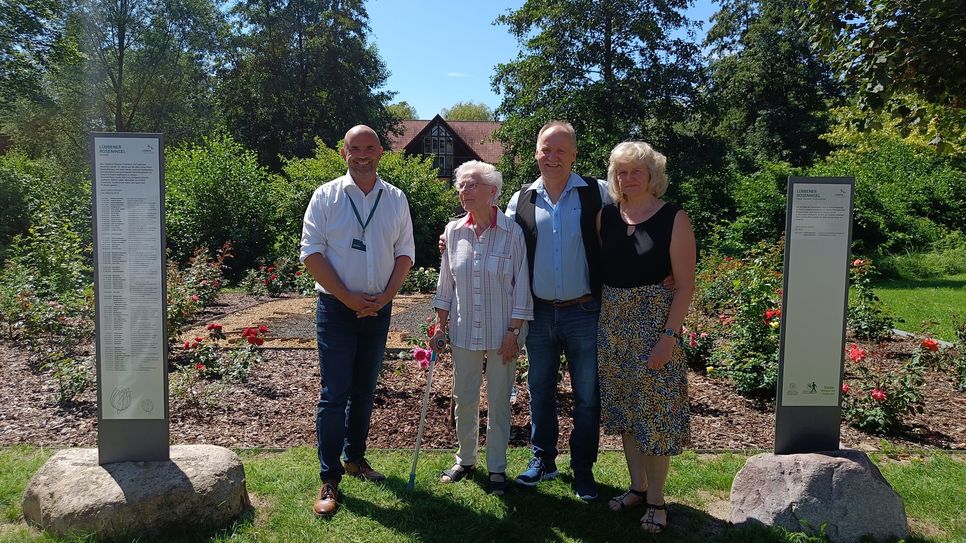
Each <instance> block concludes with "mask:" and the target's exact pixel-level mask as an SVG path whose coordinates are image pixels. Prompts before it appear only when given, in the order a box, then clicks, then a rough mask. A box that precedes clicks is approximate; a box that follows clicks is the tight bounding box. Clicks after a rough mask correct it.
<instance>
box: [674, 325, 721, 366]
mask: <svg viewBox="0 0 966 543" xmlns="http://www.w3.org/2000/svg"><path fill="white" fill-rule="evenodd" d="M681 332H682V337H681V346H682V347H683V348H684V356H685V357H686V358H687V360H688V366H689V367H690V368H691V369H693V370H694V371H698V372H703V371H707V370H708V369H709V368H711V367H712V366H711V356H712V353H714V348H715V335H714V331H713V330H712V331H705V330H702V329H700V328H699V327H697V326H696V325H692V326H691V328H688V327H686V326H685V327H684V328H683V329H682V330H681ZM712 373H714V372H713V371H712Z"/></svg>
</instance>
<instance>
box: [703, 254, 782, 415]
mask: <svg viewBox="0 0 966 543" xmlns="http://www.w3.org/2000/svg"><path fill="white" fill-rule="evenodd" d="M783 249H784V243H775V244H770V243H766V242H762V243H761V244H759V245H758V246H757V247H755V248H754V249H752V250H750V251H749V252H748V253H746V254H744V255H742V257H740V258H732V257H729V256H724V257H722V256H720V255H716V254H711V255H708V256H705V257H704V258H703V259H702V261H701V266H700V268H699V270H698V274H697V277H696V279H697V284H698V290H697V292H698V293H699V295H698V297H697V299H696V302H697V305H698V306H699V307H701V308H702V310H703V311H705V312H706V313H707V314H709V315H712V316H716V317H717V318H718V321H719V323H720V325H721V331H720V336H721V342H720V345H718V347H717V348H716V349H715V350H714V351H713V352H712V353H711V364H710V366H711V368H710V369H709V373H710V374H713V375H714V376H716V377H728V378H730V380H731V382H732V384H733V385H734V387H735V389H736V390H737V391H738V392H739V393H740V394H744V395H747V396H755V397H774V395H775V386H776V384H777V379H778V335H779V328H780V325H781V307H780V304H781V285H782V275H781V266H782V251H783ZM712 341H713V339H712Z"/></svg>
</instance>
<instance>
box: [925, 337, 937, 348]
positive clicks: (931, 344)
mask: <svg viewBox="0 0 966 543" xmlns="http://www.w3.org/2000/svg"><path fill="white" fill-rule="evenodd" d="M922 348H923V349H926V350H927V351H932V352H936V351H938V350H939V342H938V341H936V340H935V339H933V338H931V337H927V338H926V339H924V340H922Z"/></svg>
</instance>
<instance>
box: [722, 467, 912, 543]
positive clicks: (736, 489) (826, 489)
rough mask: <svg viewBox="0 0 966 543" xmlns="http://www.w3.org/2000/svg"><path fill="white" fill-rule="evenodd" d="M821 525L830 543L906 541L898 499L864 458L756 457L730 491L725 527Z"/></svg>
mask: <svg viewBox="0 0 966 543" xmlns="http://www.w3.org/2000/svg"><path fill="white" fill-rule="evenodd" d="M801 521H805V522H807V523H808V525H809V526H811V528H812V529H813V530H816V531H817V530H818V529H819V527H821V526H822V525H823V524H824V525H825V534H826V535H828V537H829V539H831V540H832V541H833V542H835V543H838V542H850V541H858V540H859V539H860V538H861V537H863V536H865V535H870V536H872V537H873V538H875V539H892V538H905V537H908V526H907V524H906V511H905V507H904V506H903V503H902V498H900V497H899V495H898V494H897V493H896V492H895V490H893V489H892V487H891V486H890V485H889V483H888V482H887V481H886V480H885V478H884V477H883V476H882V473H880V472H879V468H877V467H876V466H875V464H873V463H872V461H871V460H869V457H868V456H866V455H865V454H864V453H862V452H859V451H853V450H841V451H829V452H823V453H815V454H787V455H774V454H759V455H757V456H753V457H751V458H749V459H748V461H747V462H745V466H744V467H743V468H742V469H741V471H739V472H738V474H737V475H736V476H735V480H734V483H732V485H731V522H732V523H734V524H736V525H741V524H744V523H749V522H752V523H754V522H759V523H761V524H765V525H767V526H781V527H783V528H785V529H787V530H791V531H802V530H803V525H802V522H801Z"/></svg>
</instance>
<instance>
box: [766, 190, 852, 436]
mask: <svg viewBox="0 0 966 543" xmlns="http://www.w3.org/2000/svg"><path fill="white" fill-rule="evenodd" d="M854 194H855V179H854V178H851V177H816V178H809V177H790V178H789V179H788V206H787V211H786V217H785V273H784V289H783V291H782V320H781V345H780V347H779V355H778V356H779V361H778V391H777V397H776V402H775V408H776V420H775V454H794V453H811V452H819V451H834V450H838V448H839V434H840V432H839V426H840V424H841V403H840V402H841V397H840V396H841V386H842V371H843V356H844V355H843V353H844V350H845V317H846V314H847V311H848V294H849V292H848V289H849V255H850V250H851V245H852V207H853V206H852V202H853V198H854Z"/></svg>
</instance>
